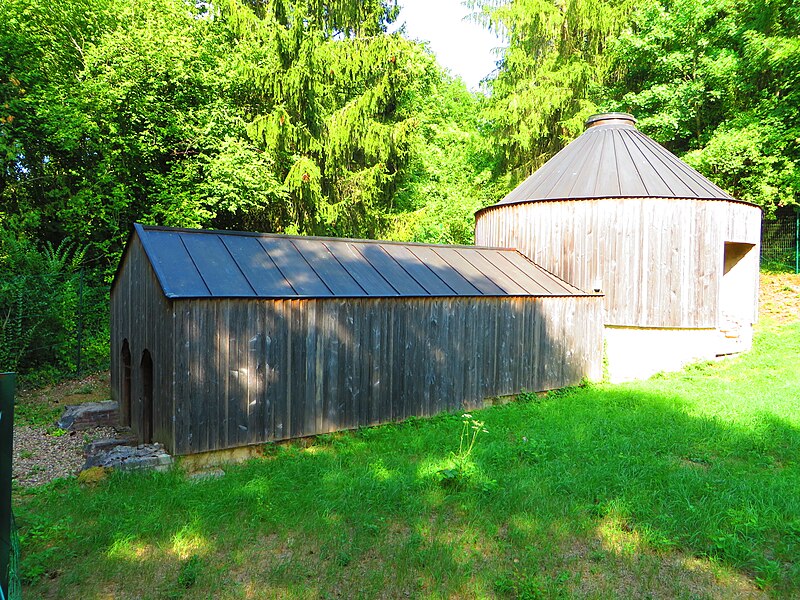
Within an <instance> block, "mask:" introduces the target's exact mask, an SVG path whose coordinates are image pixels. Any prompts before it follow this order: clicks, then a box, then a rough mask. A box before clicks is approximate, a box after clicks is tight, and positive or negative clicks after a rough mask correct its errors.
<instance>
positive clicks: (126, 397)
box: [119, 340, 131, 427]
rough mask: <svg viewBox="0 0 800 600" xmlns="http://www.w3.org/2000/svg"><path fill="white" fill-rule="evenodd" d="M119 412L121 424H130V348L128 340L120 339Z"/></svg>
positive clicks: (128, 425)
mask: <svg viewBox="0 0 800 600" xmlns="http://www.w3.org/2000/svg"><path fill="white" fill-rule="evenodd" d="M120 400H121V406H120V407H119V408H120V413H121V416H122V424H123V425H126V426H127V427H130V426H131V349H130V347H129V346H128V340H123V341H122V398H120Z"/></svg>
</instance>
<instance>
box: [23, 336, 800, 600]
mask: <svg viewBox="0 0 800 600" xmlns="http://www.w3.org/2000/svg"><path fill="white" fill-rule="evenodd" d="M475 416H476V418H479V419H481V420H484V421H485V423H486V428H487V429H488V433H483V434H481V436H480V437H479V438H478V440H477V444H476V447H475V452H474V455H473V458H474V467H473V469H472V471H471V472H470V474H469V475H468V476H465V477H463V478H462V479H460V480H459V481H458V482H457V485H455V486H449V487H445V486H443V485H442V484H441V483H440V479H441V476H440V475H439V474H438V471H439V470H440V469H442V468H446V467H448V466H450V461H451V452H452V451H453V450H455V449H457V447H458V439H459V431H460V429H461V418H460V416H459V415H444V416H440V417H436V418H433V419H429V420H412V421H410V422H406V423H404V424H401V425H389V426H384V427H378V428H373V429H367V430H362V431H359V432H354V433H348V434H341V435H335V436H324V437H321V438H318V439H317V440H315V441H314V442H313V445H311V446H309V447H304V446H307V444H297V445H292V446H286V447H278V448H272V449H271V450H270V451H269V452H268V455H267V456H266V457H265V459H263V460H256V461H251V462H250V463H247V464H244V465H240V466H235V467H228V468H226V475H225V476H224V477H223V478H220V479H209V480H202V481H187V480H186V478H185V477H184V476H183V475H182V474H180V473H179V472H173V473H166V474H134V475H113V476H112V477H111V478H110V479H109V480H107V481H104V482H101V483H99V484H98V485H96V486H82V485H80V484H79V483H77V481H75V480H68V481H61V482H56V483H54V484H51V485H49V486H46V487H43V488H39V489H38V490H34V491H33V492H32V493H27V494H23V492H22V491H21V490H17V492H16V496H15V502H16V513H17V521H18V524H19V525H20V529H21V533H22V534H23V541H24V549H23V551H24V559H23V561H24V564H23V567H24V570H25V573H26V575H27V576H28V577H29V578H30V579H31V580H32V581H30V583H29V585H28V586H27V587H26V590H25V591H26V596H25V597H26V598H39V597H52V598H86V599H92V598H98V599H99V598H154V599H155V598H265V597H286V598H320V597H322V598H328V597H329V598H356V597H365V598H374V597H388V598H397V597H431V598H444V597H459V598H472V597H500V598H537V597H553V596H559V595H562V596H569V597H573V596H577V597H645V596H648V595H649V596H650V597H663V598H672V597H685V598H691V597H718V598H730V597H737V596H739V597H743V596H747V597H749V596H757V595H761V594H764V593H766V594H770V595H774V596H786V597H790V596H795V597H796V596H797V595H800V493H798V490H800V323H794V324H786V325H781V326H778V325H773V326H767V327H766V328H765V329H764V330H763V331H762V332H761V333H760V334H759V335H758V339H757V343H756V348H755V350H754V351H753V352H751V353H749V354H747V355H745V356H742V357H739V358H735V359H731V360H726V361H722V362H718V363H714V364H707V365H700V366H695V367H692V368H690V369H687V370H686V371H684V372H682V373H678V374H674V375H668V376H663V377H656V378H653V379H651V380H650V381H646V382H640V383H635V384H627V385H619V386H611V385H602V386H594V387H587V388H580V389H573V390H568V391H566V392H560V393H551V394H549V395H548V396H547V397H544V398H536V397H529V398H527V401H524V402H518V403H513V404H508V405H505V406H498V407H494V408H491V409H487V410H484V411H478V412H477V413H475Z"/></svg>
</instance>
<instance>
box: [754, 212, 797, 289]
mask: <svg viewBox="0 0 800 600" xmlns="http://www.w3.org/2000/svg"><path fill="white" fill-rule="evenodd" d="M761 266H762V267H766V268H770V269H777V270H781V271H793V272H795V273H800V208H795V207H782V208H779V209H778V210H777V212H776V214H775V218H774V219H768V218H765V219H764V220H763V222H762V224H761Z"/></svg>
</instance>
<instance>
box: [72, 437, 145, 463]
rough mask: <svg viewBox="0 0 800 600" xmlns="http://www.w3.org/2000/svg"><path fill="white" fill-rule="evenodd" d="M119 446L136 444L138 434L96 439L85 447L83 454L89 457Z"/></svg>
mask: <svg viewBox="0 0 800 600" xmlns="http://www.w3.org/2000/svg"><path fill="white" fill-rule="evenodd" d="M117 446H136V436H133V435H129V436H114V437H110V438H102V439H99V440H94V441H93V442H89V443H88V444H86V445H85V446H84V447H83V454H84V456H85V457H86V458H89V457H90V456H96V455H98V454H100V453H102V452H107V451H108V450H111V449H112V448H116V447H117Z"/></svg>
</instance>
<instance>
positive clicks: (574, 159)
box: [542, 136, 588, 195]
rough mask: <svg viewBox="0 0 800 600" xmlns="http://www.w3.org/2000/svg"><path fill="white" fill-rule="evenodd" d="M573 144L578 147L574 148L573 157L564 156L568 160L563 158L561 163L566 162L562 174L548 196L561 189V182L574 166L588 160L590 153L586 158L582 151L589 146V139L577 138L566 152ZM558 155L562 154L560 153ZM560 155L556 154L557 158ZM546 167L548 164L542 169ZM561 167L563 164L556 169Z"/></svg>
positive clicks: (557, 177) (556, 178)
mask: <svg viewBox="0 0 800 600" xmlns="http://www.w3.org/2000/svg"><path fill="white" fill-rule="evenodd" d="M573 144H577V146H576V147H575V148H573V152H571V156H570V154H565V155H564V156H566V157H567V159H568V160H566V161H565V160H564V158H563V157H562V158H561V161H562V162H564V166H563V171H561V173H560V174H559V175H557V176H556V177H555V180H554V181H553V184H552V185H551V186H550V189H549V190H548V191H547V195H549V194H552V193H553V190H555V189H557V188H559V186H560V185H561V180H562V179H564V176H565V175H566V174H567V173H568V172H569V171H571V170H572V168H573V164H575V163H578V162H580V159H581V158H583V160H584V161H585V160H586V156H588V152H587V153H586V156H583V153H582V152H581V151H582V150H583V146H585V145H586V144H588V138H587V137H586V136H580V137H579V138H577V139H575V140H573V141H572V142H570V143H569V144H567V146H565V147H564V150H566V149H567V148H568V147H569V146H571V145H573ZM558 154H561V152H559V153H558ZM558 154H556V156H558ZM553 158H555V157H553ZM551 160H552V159H551ZM547 162H550V161H547ZM546 165H547V163H545V164H544V165H542V168H544V166H546ZM559 167H561V164H560V163H557V166H556V168H559Z"/></svg>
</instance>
